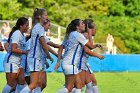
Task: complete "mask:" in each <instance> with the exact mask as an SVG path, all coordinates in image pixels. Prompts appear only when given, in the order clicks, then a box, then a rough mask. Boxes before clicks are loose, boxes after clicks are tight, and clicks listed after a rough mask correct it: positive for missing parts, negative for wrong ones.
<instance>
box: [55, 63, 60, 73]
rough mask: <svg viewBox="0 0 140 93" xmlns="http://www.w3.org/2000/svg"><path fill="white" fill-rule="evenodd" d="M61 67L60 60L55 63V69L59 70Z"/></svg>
mask: <svg viewBox="0 0 140 93" xmlns="http://www.w3.org/2000/svg"><path fill="white" fill-rule="evenodd" d="M59 67H60V62H57V63H56V65H55V68H54V70H55V71H56V70H58V68H59Z"/></svg>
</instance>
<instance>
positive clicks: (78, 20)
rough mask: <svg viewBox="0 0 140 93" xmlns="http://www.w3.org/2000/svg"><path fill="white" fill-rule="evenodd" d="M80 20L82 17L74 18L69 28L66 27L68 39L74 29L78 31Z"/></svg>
mask: <svg viewBox="0 0 140 93" xmlns="http://www.w3.org/2000/svg"><path fill="white" fill-rule="evenodd" d="M80 20H81V19H74V20H72V21H71V23H70V24H69V25H68V27H67V29H66V35H65V38H66V39H68V37H69V34H70V33H71V32H73V31H76V29H77V28H76V27H77V26H79V25H80Z"/></svg>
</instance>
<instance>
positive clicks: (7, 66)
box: [4, 63, 20, 73]
mask: <svg viewBox="0 0 140 93" xmlns="http://www.w3.org/2000/svg"><path fill="white" fill-rule="evenodd" d="M19 68H20V64H16V63H4V71H5V72H6V73H18V69H19Z"/></svg>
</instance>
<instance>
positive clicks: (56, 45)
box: [47, 41, 60, 48]
mask: <svg viewBox="0 0 140 93" xmlns="http://www.w3.org/2000/svg"><path fill="white" fill-rule="evenodd" d="M47 44H48V45H50V46H52V47H54V48H59V47H60V45H59V44H55V43H53V42H51V41H50V42H48V43H47Z"/></svg>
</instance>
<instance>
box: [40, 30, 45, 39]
mask: <svg viewBox="0 0 140 93" xmlns="http://www.w3.org/2000/svg"><path fill="white" fill-rule="evenodd" d="M42 36H45V31H44V29H43V28H42V29H40V30H39V38H40V37H42Z"/></svg>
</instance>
